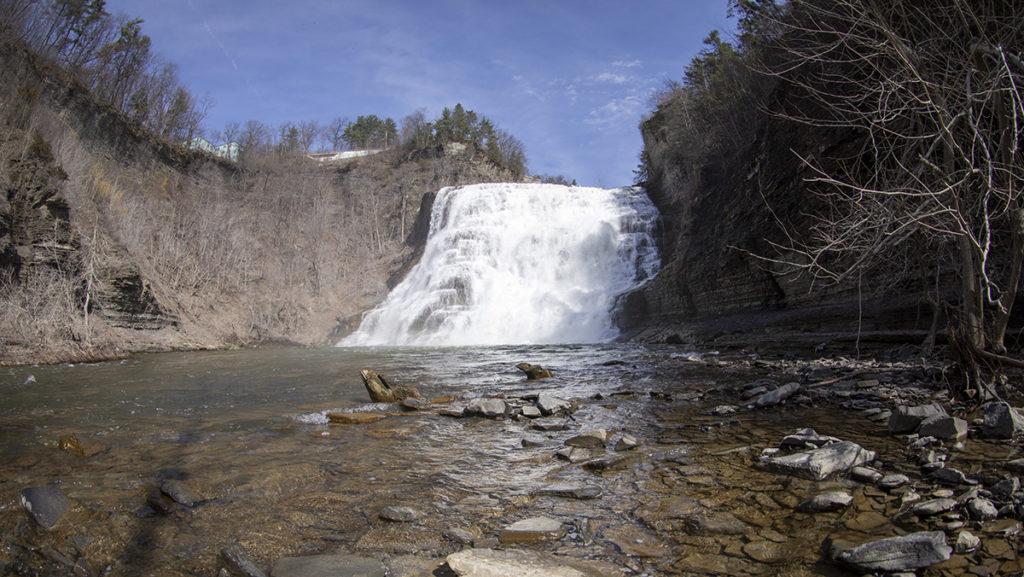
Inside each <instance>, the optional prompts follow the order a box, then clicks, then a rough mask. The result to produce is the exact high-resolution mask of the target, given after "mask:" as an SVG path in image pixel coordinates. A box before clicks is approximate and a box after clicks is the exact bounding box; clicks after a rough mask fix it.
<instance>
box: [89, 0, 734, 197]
mask: <svg viewBox="0 0 1024 577" xmlns="http://www.w3.org/2000/svg"><path fill="white" fill-rule="evenodd" d="M107 8H108V10H109V11H110V12H112V13H115V14H118V13H120V14H125V15H128V16H133V17H140V18H142V19H143V20H144V24H143V29H144V31H145V32H146V33H147V34H148V35H149V36H150V37H151V38H152V42H153V48H154V51H155V52H156V53H157V54H158V55H159V56H160V57H161V58H162V59H164V60H167V61H170V62H173V63H175V64H176V65H177V66H178V71H179V75H180V77H181V79H182V81H183V83H184V84H185V85H186V86H188V87H189V88H190V89H191V90H192V92H193V93H194V94H196V95H198V96H201V97H202V96H205V97H207V98H209V100H210V101H211V103H212V106H211V107H210V109H209V112H208V115H207V119H206V122H205V126H206V128H207V129H208V130H210V131H213V130H219V129H221V128H223V127H224V126H225V125H226V124H227V123H229V122H238V123H244V122H245V121H246V120H250V119H255V120H260V121H262V122H265V123H267V124H270V125H278V124H280V123H283V122H301V121H306V120H316V121H319V122H321V123H326V122H328V121H329V120H331V119H332V118H335V117H347V118H350V119H355V117H357V116H359V115H362V114H376V115H378V116H382V117H383V116H391V117H393V118H395V120H396V121H399V122H400V119H401V118H402V117H403V116H405V115H407V114H409V113H411V112H413V111H415V110H418V109H425V110H426V112H427V114H428V117H431V118H432V117H434V116H436V115H437V114H438V113H439V112H440V111H441V109H442V108H443V107H445V106H453V105H454V104H455V103H456V102H461V103H462V104H463V106H465V107H466V108H468V109H471V110H475V111H477V112H478V113H481V114H484V115H486V116H488V117H490V118H491V119H493V120H494V121H495V123H496V124H497V125H498V126H499V127H501V128H504V129H505V130H507V131H508V132H510V133H512V134H514V135H515V136H516V137H518V138H519V139H520V140H521V141H523V143H524V145H525V147H526V152H527V157H528V161H529V169H530V171H531V172H532V173H534V174H561V175H564V176H566V177H568V178H570V179H573V178H575V179H576V180H577V181H578V182H579V184H581V185H583V184H585V185H592V186H607V187H610V186H623V185H627V184H631V183H632V181H633V170H634V169H635V168H636V166H637V162H638V155H639V153H640V148H641V141H640V132H639V129H638V127H637V126H638V123H639V122H640V120H641V119H642V117H643V116H644V115H645V114H646V113H648V112H649V111H650V110H651V107H652V106H651V97H652V94H653V93H654V92H656V91H657V90H658V89H659V88H661V87H663V86H664V85H665V83H666V82H667V81H669V80H673V79H678V78H680V76H681V75H682V70H683V68H684V66H685V65H686V63H687V62H689V60H690V58H691V57H692V56H693V55H694V54H696V53H697V52H698V51H699V50H700V49H701V41H702V40H703V39H704V37H705V36H706V35H707V33H708V32H709V31H711V30H713V29H719V30H722V31H723V32H724V33H725V36H726V37H728V36H729V34H728V33H729V32H730V31H732V30H733V29H734V23H733V22H732V21H730V19H728V18H727V15H726V12H727V0H675V1H673V0H617V1H616V0H561V1H559V0H503V1H502V0H488V1H484V0H476V1H471V0H430V1H423V0H409V1H397V0H395V1H388V0H287V1H281V0H221V1H218V2H212V1H209V0H107Z"/></svg>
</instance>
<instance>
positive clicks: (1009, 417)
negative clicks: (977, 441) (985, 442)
mask: <svg viewBox="0 0 1024 577" xmlns="http://www.w3.org/2000/svg"><path fill="white" fill-rule="evenodd" d="M982 411H983V412H984V415H985V422H984V424H983V425H982V429H981V430H982V432H984V433H985V436H987V437H993V438H996V439H1009V438H1011V437H1013V436H1014V435H1018V434H1021V433H1024V417H1021V415H1020V413H1019V412H1018V411H1017V410H1016V409H1014V408H1013V407H1011V406H1010V405H1009V404H1008V403H1003V402H999V403H987V404H986V405H984V406H983V407H982Z"/></svg>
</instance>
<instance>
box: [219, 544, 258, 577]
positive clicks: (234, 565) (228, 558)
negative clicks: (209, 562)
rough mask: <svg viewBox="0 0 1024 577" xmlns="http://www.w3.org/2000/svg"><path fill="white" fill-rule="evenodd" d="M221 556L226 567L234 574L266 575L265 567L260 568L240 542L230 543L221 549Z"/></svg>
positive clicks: (248, 576)
mask: <svg viewBox="0 0 1024 577" xmlns="http://www.w3.org/2000/svg"><path fill="white" fill-rule="evenodd" d="M220 557H221V559H222V560H223V562H224V565H225V567H227V569H228V571H229V572H230V573H231V574H232V575H236V576H243V577H266V573H264V572H263V569H260V568H259V566H257V565H256V563H254V562H253V560H252V559H250V558H249V555H248V553H246V552H245V550H244V549H242V547H241V546H240V545H238V544H235V545H230V546H228V547H225V548H223V549H221V551H220Z"/></svg>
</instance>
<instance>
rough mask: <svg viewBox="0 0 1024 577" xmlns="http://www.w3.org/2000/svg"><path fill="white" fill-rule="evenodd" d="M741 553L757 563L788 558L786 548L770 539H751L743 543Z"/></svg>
mask: <svg viewBox="0 0 1024 577" xmlns="http://www.w3.org/2000/svg"><path fill="white" fill-rule="evenodd" d="M743 553H744V554H745V555H746V556H747V557H750V558H751V559H753V560H754V561H757V562H759V563H781V562H783V561H785V560H787V559H788V558H789V554H788V552H787V551H786V548H785V547H784V546H782V545H780V544H779V543H774V542H772V541H751V542H750V543H747V544H745V545H743Z"/></svg>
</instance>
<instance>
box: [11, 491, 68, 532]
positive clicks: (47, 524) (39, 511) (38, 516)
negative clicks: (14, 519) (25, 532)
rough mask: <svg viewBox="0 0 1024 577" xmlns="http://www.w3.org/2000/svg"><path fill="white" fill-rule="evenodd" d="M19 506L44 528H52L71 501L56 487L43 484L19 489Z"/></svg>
mask: <svg viewBox="0 0 1024 577" xmlns="http://www.w3.org/2000/svg"><path fill="white" fill-rule="evenodd" d="M21 506H22V507H23V508H24V509H25V510H26V511H28V514H29V515H31V516H32V519H33V520H34V521H35V522H36V523H38V524H39V526H40V527H42V528H43V529H46V530H48V531H49V530H50V529H53V528H54V527H56V526H57V523H59V522H60V520H61V518H62V517H64V514H65V513H67V511H68V509H69V508H70V507H71V502H70V501H68V498H67V497H65V496H64V493H63V492H61V490H60V489H59V488H58V487H55V486H53V485H43V486H41V487H29V488H27V489H23V490H22V491H21Z"/></svg>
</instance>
